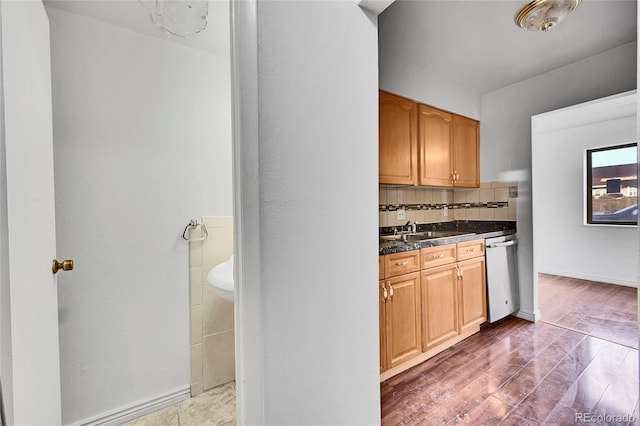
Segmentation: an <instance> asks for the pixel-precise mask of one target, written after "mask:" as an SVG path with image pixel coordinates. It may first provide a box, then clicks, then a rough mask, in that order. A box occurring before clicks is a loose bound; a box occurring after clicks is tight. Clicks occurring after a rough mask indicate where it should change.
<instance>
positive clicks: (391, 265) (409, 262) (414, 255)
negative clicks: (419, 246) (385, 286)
mask: <svg viewBox="0 0 640 426" xmlns="http://www.w3.org/2000/svg"><path fill="white" fill-rule="evenodd" d="M419 270H420V251H418V250H412V251H405V252H402V253H393V254H388V255H386V256H385V257H384V272H385V275H386V276H387V277H395V276H396V275H402V274H406V273H409V272H416V271H419Z"/></svg>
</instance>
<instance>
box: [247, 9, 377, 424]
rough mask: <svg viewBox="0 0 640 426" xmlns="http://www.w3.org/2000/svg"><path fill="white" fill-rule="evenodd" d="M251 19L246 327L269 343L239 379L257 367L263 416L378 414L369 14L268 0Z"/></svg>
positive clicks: (331, 419)
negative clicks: (254, 69)
mask: <svg viewBox="0 0 640 426" xmlns="http://www.w3.org/2000/svg"><path fill="white" fill-rule="evenodd" d="M257 25H258V40H259V45H260V50H259V54H258V63H259V69H260V73H259V78H258V91H259V111H260V119H259V120H260V121H259V126H260V127H259V152H253V153H252V155H253V156H259V159H260V169H259V171H258V177H259V179H258V181H257V182H259V197H260V198H259V199H260V204H259V208H260V209H259V211H260V228H259V229H260V244H261V246H260V255H261V269H260V271H261V277H260V278H261V282H260V286H259V287H260V288H259V289H256V288H253V287H255V286H254V285H253V283H247V284H246V289H247V290H248V291H253V292H260V291H261V292H262V293H261V306H262V312H263V314H262V316H261V318H251V317H250V316H249V315H247V316H246V317H245V319H248V321H247V322H246V323H245V324H244V326H245V328H247V327H258V326H259V327H260V328H261V331H262V333H261V334H262V337H263V342H264V346H263V348H262V349H263V359H262V363H263V364H262V371H261V372H260V371H258V372H255V375H254V376H251V375H247V383H246V386H247V387H251V386H252V385H253V384H254V383H259V382H260V381H261V380H264V388H263V392H264V413H263V414H262V415H263V419H261V421H260V423H261V424H273V425H276V424H278V425H279V424H295V425H305V424H315V425H341V424H342V425H371V424H377V423H379V422H380V392H379V371H378V352H379V346H378V326H377V325H378V301H377V298H378V295H377V289H376V283H377V275H376V271H377V270H376V264H377V257H378V255H377V246H378V243H377V227H378V214H377V202H378V201H377V200H378V187H377V167H378V160H377V143H378V137H377V116H378V111H377V98H378V79H377V29H376V23H375V19H372V18H370V17H369V16H367V15H366V14H365V13H364V12H363V11H362V10H361V9H360V8H359V7H358V6H357V1H340V2H326V1H306V2H289V1H280V2H275V1H274V2H259V3H258V14H257ZM246 108H249V109H250V108H251V105H246ZM246 172H248V173H250V172H251V170H246ZM252 206H253V204H252V200H247V199H243V207H244V208H245V209H247V210H248V209H251V208H252ZM345 212H348V215H347V216H345ZM301 235H304V237H303V238H301ZM241 297H248V298H250V297H251V295H248V296H241ZM245 333H246V330H245ZM252 373H253V372H252ZM258 415H260V413H259V414H258ZM248 420H249V423H250V424H256V419H248ZM252 420H253V422H252Z"/></svg>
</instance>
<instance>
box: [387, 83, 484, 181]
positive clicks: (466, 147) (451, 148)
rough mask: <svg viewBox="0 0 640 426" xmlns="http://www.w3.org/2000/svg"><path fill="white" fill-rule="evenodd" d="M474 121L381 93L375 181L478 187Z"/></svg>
mask: <svg viewBox="0 0 640 426" xmlns="http://www.w3.org/2000/svg"><path fill="white" fill-rule="evenodd" d="M479 129H480V125H479V123H478V122H477V121H476V120H472V119H470V118H466V117H462V116H459V115H457V114H452V113H449V112H446V111H443V110H440V109H438V108H433V107H430V106H427V105H423V104H419V103H417V102H414V101H412V100H410V99H406V98H403V97H401V96H396V95H393V94H391V93H387V92H383V91H380V97H379V142H378V158H379V163H378V176H379V183H381V184H390V185H424V186H440V187H442V186H444V187H462V188H478V187H480V134H479V133H480V132H479Z"/></svg>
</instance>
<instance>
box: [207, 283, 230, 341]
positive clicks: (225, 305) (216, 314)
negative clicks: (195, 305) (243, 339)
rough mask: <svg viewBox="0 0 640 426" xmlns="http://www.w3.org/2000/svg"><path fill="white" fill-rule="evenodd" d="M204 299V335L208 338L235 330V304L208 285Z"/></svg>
mask: <svg viewBox="0 0 640 426" xmlns="http://www.w3.org/2000/svg"><path fill="white" fill-rule="evenodd" d="M203 298H204V304H203V309H202V322H203V326H202V333H203V334H204V335H205V336H206V335H208V334H214V333H221V332H223V331H229V330H233V328H234V324H233V323H234V317H233V303H231V302H229V301H228V300H225V299H223V298H222V297H221V296H220V295H218V293H217V292H216V291H215V289H214V288H213V287H212V286H211V285H209V284H208V283H207V285H206V286H205V287H204V288H203Z"/></svg>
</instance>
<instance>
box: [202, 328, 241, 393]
mask: <svg viewBox="0 0 640 426" xmlns="http://www.w3.org/2000/svg"><path fill="white" fill-rule="evenodd" d="M203 357H204V359H203V361H204V362H203V382H202V383H203V387H204V390H205V391H206V390H208V389H211V388H213V387H215V386H218V385H221V384H223V383H228V382H230V381H232V380H234V379H235V377H236V370H235V334H234V332H233V331H228V332H225V333H218V334H212V335H210V336H205V337H204V344H203Z"/></svg>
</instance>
